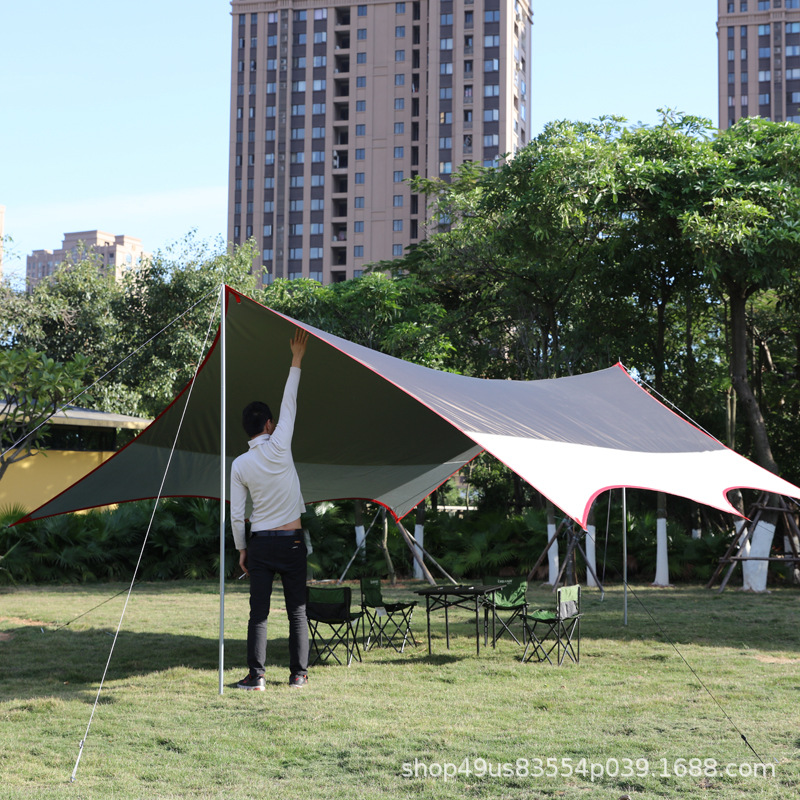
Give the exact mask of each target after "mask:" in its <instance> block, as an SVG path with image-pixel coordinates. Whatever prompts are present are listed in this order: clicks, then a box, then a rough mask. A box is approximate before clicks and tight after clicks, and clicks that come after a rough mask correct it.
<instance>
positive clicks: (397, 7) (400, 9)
mask: <svg viewBox="0 0 800 800" xmlns="http://www.w3.org/2000/svg"><path fill="white" fill-rule="evenodd" d="M394 13H395V14H405V13H406V4H405V3H395V4H394Z"/></svg>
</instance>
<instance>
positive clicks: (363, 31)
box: [356, 28, 367, 42]
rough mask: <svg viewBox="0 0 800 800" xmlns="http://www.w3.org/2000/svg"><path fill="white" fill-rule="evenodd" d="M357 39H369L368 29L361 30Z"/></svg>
mask: <svg viewBox="0 0 800 800" xmlns="http://www.w3.org/2000/svg"><path fill="white" fill-rule="evenodd" d="M356 38H357V39H359V40H360V41H362V42H363V41H364V39H366V38H367V29H366V28H359V29H358V32H357V34H356Z"/></svg>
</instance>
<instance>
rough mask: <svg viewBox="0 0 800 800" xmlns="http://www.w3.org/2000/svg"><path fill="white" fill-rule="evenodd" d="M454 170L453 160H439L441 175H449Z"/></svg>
mask: <svg viewBox="0 0 800 800" xmlns="http://www.w3.org/2000/svg"><path fill="white" fill-rule="evenodd" d="M452 171H453V162H452V161H440V162H439V174H440V175H449V174H450V173H451V172H452Z"/></svg>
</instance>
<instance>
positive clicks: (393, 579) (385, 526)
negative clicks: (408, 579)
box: [381, 508, 397, 586]
mask: <svg viewBox="0 0 800 800" xmlns="http://www.w3.org/2000/svg"><path fill="white" fill-rule="evenodd" d="M381 548H382V549H383V557H384V558H385V559H386V567H387V569H388V570H389V580H390V581H391V584H392V586H394V585H395V584H396V583H397V575H395V573H394V564H393V563H392V557H391V556H390V555H389V518H388V515H387V513H386V509H385V508H384V509H383V536H382V537H381Z"/></svg>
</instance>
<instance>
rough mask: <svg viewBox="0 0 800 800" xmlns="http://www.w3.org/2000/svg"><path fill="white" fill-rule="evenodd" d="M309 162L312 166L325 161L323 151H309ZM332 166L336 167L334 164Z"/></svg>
mask: <svg viewBox="0 0 800 800" xmlns="http://www.w3.org/2000/svg"><path fill="white" fill-rule="evenodd" d="M311 161H312V163H314V164H321V163H323V162H324V161H325V151H324V150H312V151H311ZM334 166H336V165H335V164H334Z"/></svg>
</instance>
